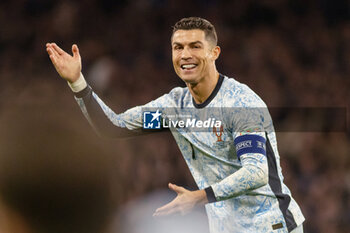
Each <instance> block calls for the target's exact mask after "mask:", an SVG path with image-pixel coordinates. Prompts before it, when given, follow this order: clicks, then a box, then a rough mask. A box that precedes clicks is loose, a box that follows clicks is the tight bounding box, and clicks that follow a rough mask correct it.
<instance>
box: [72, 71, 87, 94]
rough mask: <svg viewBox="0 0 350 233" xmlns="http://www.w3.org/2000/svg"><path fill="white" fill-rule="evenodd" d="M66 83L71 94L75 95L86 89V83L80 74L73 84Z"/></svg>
mask: <svg viewBox="0 0 350 233" xmlns="http://www.w3.org/2000/svg"><path fill="white" fill-rule="evenodd" d="M67 82H68V86H69V87H70V88H71V89H72V91H73V92H75V93H77V92H80V91H82V90H84V89H85V87H87V83H86V81H85V78H84V76H83V74H82V73H80V76H79V78H78V79H77V80H76V81H74V82H69V81H67Z"/></svg>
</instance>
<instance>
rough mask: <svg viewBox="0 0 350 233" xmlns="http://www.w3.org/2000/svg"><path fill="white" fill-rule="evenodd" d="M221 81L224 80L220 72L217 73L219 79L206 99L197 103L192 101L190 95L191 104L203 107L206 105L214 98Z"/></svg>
mask: <svg viewBox="0 0 350 233" xmlns="http://www.w3.org/2000/svg"><path fill="white" fill-rule="evenodd" d="M223 81H224V76H223V75H222V74H219V80H218V82H217V83H216V86H215V88H214V90H213V92H212V93H211V94H210V96H209V97H208V99H206V100H205V101H204V102H203V103H200V104H197V103H196V101H194V98H193V97H192V103H193V106H194V107H195V108H204V107H205V106H207V105H208V104H209V103H210V102H211V101H212V100H213V99H214V97H215V96H216V94H217V93H218V92H219V90H220V87H221V85H222V82H223Z"/></svg>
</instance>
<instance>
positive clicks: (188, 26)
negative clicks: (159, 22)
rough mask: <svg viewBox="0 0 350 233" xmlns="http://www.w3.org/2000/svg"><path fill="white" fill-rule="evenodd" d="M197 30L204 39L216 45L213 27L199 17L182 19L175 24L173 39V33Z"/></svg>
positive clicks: (216, 40) (216, 37)
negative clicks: (201, 32) (200, 31)
mask: <svg viewBox="0 0 350 233" xmlns="http://www.w3.org/2000/svg"><path fill="white" fill-rule="evenodd" d="M193 29H199V30H202V31H204V33H205V38H206V39H207V40H209V41H211V42H213V43H214V45H217V43H218V36H217V35H216V31H215V27H214V26H213V25H212V24H211V23H210V22H209V21H208V20H206V19H203V18H200V17H188V18H183V19H181V20H179V21H178V22H176V23H175V25H174V26H173V34H172V36H171V38H172V37H173V35H174V33H175V32H176V31H178V30H193Z"/></svg>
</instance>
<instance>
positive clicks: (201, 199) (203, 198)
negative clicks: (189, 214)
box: [195, 189, 208, 205]
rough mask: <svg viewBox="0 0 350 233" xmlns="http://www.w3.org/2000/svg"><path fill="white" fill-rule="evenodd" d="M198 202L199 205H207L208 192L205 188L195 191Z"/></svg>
mask: <svg viewBox="0 0 350 233" xmlns="http://www.w3.org/2000/svg"><path fill="white" fill-rule="evenodd" d="M195 195H196V202H197V204H198V205H205V204H207V203H208V198H207V194H206V192H205V190H204V189H201V190H197V191H195Z"/></svg>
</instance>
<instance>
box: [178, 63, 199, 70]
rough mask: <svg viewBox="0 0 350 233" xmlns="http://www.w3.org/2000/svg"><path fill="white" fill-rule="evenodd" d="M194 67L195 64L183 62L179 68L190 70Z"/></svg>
mask: <svg viewBox="0 0 350 233" xmlns="http://www.w3.org/2000/svg"><path fill="white" fill-rule="evenodd" d="M196 67H197V65H196V64H184V65H181V69H183V70H192V69H194V68H196Z"/></svg>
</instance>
